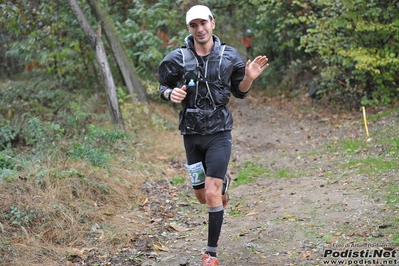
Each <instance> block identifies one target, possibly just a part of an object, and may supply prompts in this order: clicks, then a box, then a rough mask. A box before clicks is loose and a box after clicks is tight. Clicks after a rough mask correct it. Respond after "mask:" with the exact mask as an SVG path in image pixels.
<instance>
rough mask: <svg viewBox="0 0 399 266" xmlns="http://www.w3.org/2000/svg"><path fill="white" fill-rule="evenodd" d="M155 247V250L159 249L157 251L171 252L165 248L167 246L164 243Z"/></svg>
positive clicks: (158, 243) (156, 244)
mask: <svg viewBox="0 0 399 266" xmlns="http://www.w3.org/2000/svg"><path fill="white" fill-rule="evenodd" d="M153 245H154V248H155V249H157V250H160V251H169V249H168V248H167V247H165V246H164V245H163V244H162V243H160V242H157V243H154V244H153Z"/></svg>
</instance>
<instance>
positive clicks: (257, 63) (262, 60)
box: [245, 55, 269, 80]
mask: <svg viewBox="0 0 399 266" xmlns="http://www.w3.org/2000/svg"><path fill="white" fill-rule="evenodd" d="M267 61H269V59H268V58H267V57H266V56H264V55H263V56H261V55H260V56H257V57H256V58H255V59H254V60H253V61H251V60H248V61H247V64H246V66H245V76H246V77H247V78H249V79H250V80H255V79H256V78H257V77H259V75H260V74H261V73H262V72H263V70H265V69H266V68H268V67H269V64H268V63H267Z"/></svg>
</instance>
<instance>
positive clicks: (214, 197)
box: [205, 176, 224, 257]
mask: <svg viewBox="0 0 399 266" xmlns="http://www.w3.org/2000/svg"><path fill="white" fill-rule="evenodd" d="M222 187H223V180H222V179H220V178H213V177H209V176H208V177H206V181H205V199H206V205H207V207H208V215H209V224H208V243H207V247H206V252H205V253H207V254H209V255H211V256H212V257H216V253H217V246H218V241H219V237H220V232H221V230H222V224H223V216H224V208H223V205H222Z"/></svg>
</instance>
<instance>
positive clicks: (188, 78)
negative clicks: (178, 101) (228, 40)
mask: <svg viewBox="0 0 399 266" xmlns="http://www.w3.org/2000/svg"><path fill="white" fill-rule="evenodd" d="M225 48H226V45H225V44H224V43H222V44H221V45H220V47H219V53H218V54H216V53H212V52H211V53H210V54H209V55H208V56H207V58H206V60H204V61H203V64H202V65H201V64H200V62H199V61H198V58H197V56H196V55H195V53H194V52H193V51H192V50H191V49H188V48H186V47H182V48H180V50H181V53H182V57H183V58H182V60H183V67H184V76H183V79H182V83H183V84H181V85H184V84H185V85H187V90H193V89H194V90H195V97H191V98H190V99H187V101H185V102H183V103H182V104H183V107H185V108H187V109H188V110H187V111H189V112H190V111H192V112H198V110H201V111H202V112H207V111H213V110H215V109H216V108H217V107H218V106H220V105H225V104H227V102H228V99H227V102H226V99H224V97H221V96H223V95H225V93H223V90H224V88H223V82H222V79H221V77H220V73H221V65H222V59H223V53H224V50H225ZM201 83H204V85H205V87H204V88H206V93H205V94H204V92H203V91H202V93H203V95H201V94H200V93H199V86H200V84H201ZM201 101H202V102H204V101H209V107H208V104H200V102H201ZM201 105H202V106H201ZM204 106H206V107H204ZM201 107H202V108H201Z"/></svg>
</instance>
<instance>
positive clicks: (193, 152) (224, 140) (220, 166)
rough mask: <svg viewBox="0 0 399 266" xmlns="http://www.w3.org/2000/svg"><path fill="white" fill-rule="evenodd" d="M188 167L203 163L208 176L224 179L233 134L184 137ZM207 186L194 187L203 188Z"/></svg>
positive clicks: (219, 133)
mask: <svg viewBox="0 0 399 266" xmlns="http://www.w3.org/2000/svg"><path fill="white" fill-rule="evenodd" d="M183 138H184V147H185V150H186V157H187V165H192V164H195V163H198V162H202V165H203V167H204V170H205V174H206V176H211V177H215V178H220V179H224V177H225V175H226V173H227V167H228V164H229V161H230V155H231V132H230V131H221V132H218V133H215V134H213V135H205V136H203V135H184V137H183ZM204 186H205V184H202V185H199V186H193V187H194V189H200V188H203V187H204Z"/></svg>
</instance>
